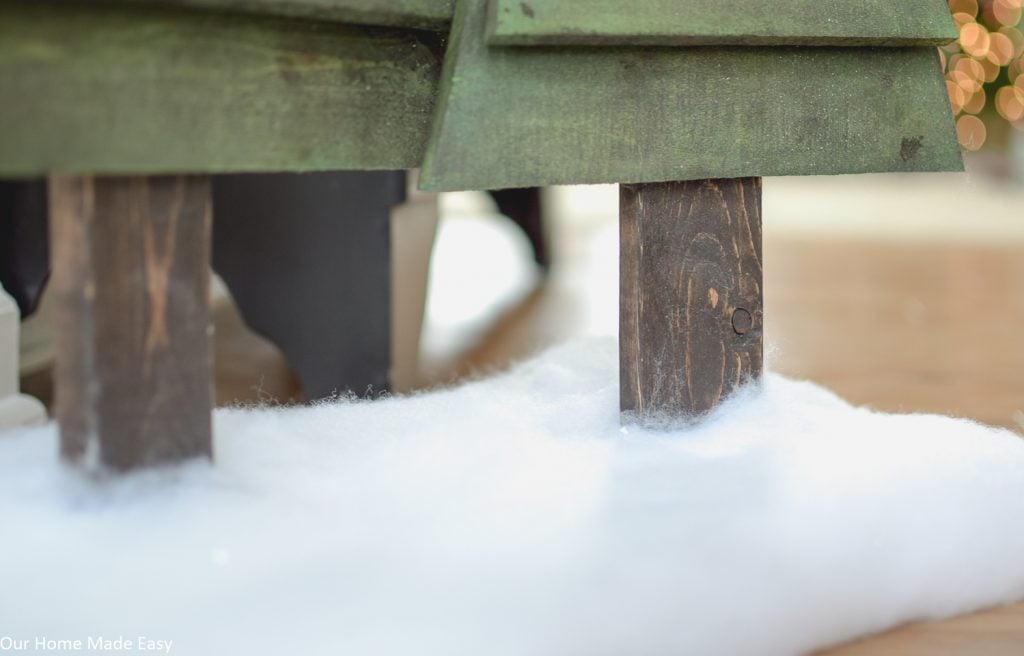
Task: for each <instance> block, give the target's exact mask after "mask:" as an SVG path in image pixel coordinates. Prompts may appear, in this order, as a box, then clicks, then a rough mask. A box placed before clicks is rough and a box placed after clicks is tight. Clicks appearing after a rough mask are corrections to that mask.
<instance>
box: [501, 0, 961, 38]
mask: <svg viewBox="0 0 1024 656" xmlns="http://www.w3.org/2000/svg"><path fill="white" fill-rule="evenodd" d="M490 2H491V5H492V7H491V17H490V23H489V25H488V42H489V43H491V44H494V45H499V44H500V45H526V46H529V45H567V44H575V45H667V46H680V45H791V46H792V45H815V46H855V45H870V46H912V45H916V46H928V45H942V44H944V43H949V42H950V41H953V40H955V39H956V38H957V31H956V26H955V25H954V24H953V20H952V17H951V15H950V12H949V6H948V4H947V3H946V0H902V1H901V2H891V1H889V0H861V1H860V2H852V1H851V0H745V1H744V2H723V1H722V0H687V1H686V2H679V0H645V1H644V2H643V4H642V6H638V5H637V4H635V3H630V2H622V1H621V0H525V1H522V0H490Z"/></svg>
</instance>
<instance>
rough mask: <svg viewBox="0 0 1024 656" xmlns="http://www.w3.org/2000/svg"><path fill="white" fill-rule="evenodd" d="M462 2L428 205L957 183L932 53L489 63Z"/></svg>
mask: <svg viewBox="0 0 1024 656" xmlns="http://www.w3.org/2000/svg"><path fill="white" fill-rule="evenodd" d="M485 2H486V0H458V1H457V2H456V13H455V19H454V22H453V26H452V35H451V42H450V45H449V48H448V54H447V56H446V61H445V68H444V71H443V73H442V79H441V91H440V98H439V99H438V110H437V113H436V116H435V123H434V129H433V133H432V135H431V140H430V145H429V147H428V150H427V157H426V161H425V163H424V166H423V171H422V173H421V177H420V184H421V186H422V187H423V188H424V189H430V190H457V189H488V188H500V187H525V186H540V185H549V184H587V183H610V182H659V181H667V180H691V179H702V178H735V177H748V176H750V177H753V176H771V175H814V174H834V173H862V172H869V171H943V170H961V168H962V163H961V158H960V149H959V146H958V144H957V139H956V133H955V130H954V127H953V119H952V115H951V112H950V106H949V99H948V98H947V96H946V87H945V83H944V79H943V76H942V72H941V70H940V68H939V63H938V58H937V55H936V53H935V51H934V50H933V49H931V48H798V47H789V48H762V47H730V48H710V47H708V48H622V47H614V48H607V47H605V48H596V47H580V48H572V49H553V48H495V47H488V46H487V45H486V44H485V43H484V28H485V20H486V16H485V13H486V7H485Z"/></svg>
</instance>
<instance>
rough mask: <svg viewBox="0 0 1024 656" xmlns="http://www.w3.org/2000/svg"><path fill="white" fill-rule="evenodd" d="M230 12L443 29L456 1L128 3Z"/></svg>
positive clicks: (170, 0)
mask: <svg viewBox="0 0 1024 656" xmlns="http://www.w3.org/2000/svg"><path fill="white" fill-rule="evenodd" d="M124 1H125V2H132V3H135V4H145V5H152V4H154V3H156V4H165V5H172V6H173V5H177V6H182V7H196V8H201V9H213V10H223V11H229V12H251V13H258V14H271V15H275V16H293V17H300V18H313V19H316V20H329V21H340V22H345V23H355V24H359V25H384V26H391V27H413V28H422V29H440V28H443V27H446V26H447V25H448V23H450V22H451V19H452V8H453V0H124Z"/></svg>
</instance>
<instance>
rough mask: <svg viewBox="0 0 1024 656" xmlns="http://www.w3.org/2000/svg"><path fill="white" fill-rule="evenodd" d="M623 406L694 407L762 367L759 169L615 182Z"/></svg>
mask: <svg viewBox="0 0 1024 656" xmlns="http://www.w3.org/2000/svg"><path fill="white" fill-rule="evenodd" d="M619 198H620V207H619V212H620V216H619V221H620V230H621V235H620V272H619V277H620V310H619V312H620V318H619V357H620V393H621V409H622V411H623V412H624V413H627V414H632V415H637V416H639V417H640V418H641V419H642V420H651V421H662V420H665V419H672V418H679V417H696V416H700V415H702V414H704V413H706V412H708V411H709V410H711V409H712V408H714V407H715V406H716V405H717V404H718V403H719V402H720V401H721V400H722V398H723V397H724V396H726V395H727V394H728V393H729V392H730V391H731V390H733V389H734V388H735V387H736V386H737V385H738V384H740V383H741V382H743V381H745V380H747V379H749V378H752V377H757V376H760V374H761V371H762V316H763V312H762V277H761V272H762V268H761V179H760V178H737V179H727V180H696V181H692V182H665V183H655V184H635V185H622V186H621V187H620V192H619Z"/></svg>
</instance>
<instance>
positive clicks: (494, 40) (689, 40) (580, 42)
mask: <svg viewBox="0 0 1024 656" xmlns="http://www.w3.org/2000/svg"><path fill="white" fill-rule="evenodd" d="M486 2H487V21H486V27H485V42H486V43H487V45H489V46H517V47H549V46H590V47H609V46H652V47H700V46H762V47H763V46H780V47H781V46H820V47H922V46H935V47H938V46H944V45H947V44H949V43H952V42H953V41H956V40H957V38H959V32H958V30H957V28H956V24H955V23H954V22H953V20H952V16H951V15H949V14H947V17H948V20H947V21H946V26H945V30H944V31H941V32H940V31H938V30H936V31H935V32H934V33H931V34H922V35H920V36H901V35H898V34H890V35H886V34H880V35H873V36H854V35H850V36H841V35H828V34H820V35H817V34H803V35H796V36H786V35H781V34H772V33H770V32H762V33H758V32H752V33H746V34H736V35H708V34H700V33H698V32H689V33H687V32H683V33H680V32H678V31H676V32H673V33H668V32H664V33H656V32H640V33H633V34H607V33H606V34H599V33H596V32H588V31H585V30H575V29H554V28H545V26H544V25H543V24H539V25H537V24H532V25H531V26H530V29H529V30H528V31H527V30H524V29H522V28H521V27H516V26H515V24H513V25H509V24H508V23H503V22H502V21H500V20H499V18H498V14H499V11H500V8H501V7H500V6H499V5H501V2H500V1H499V0H486ZM520 7H521V9H522V11H523V13H524V14H526V15H528V16H529V17H531V18H532V17H533V11H532V9H530V7H529V5H528V4H527V3H526V2H522V3H520ZM530 22H531V23H533V21H530Z"/></svg>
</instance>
